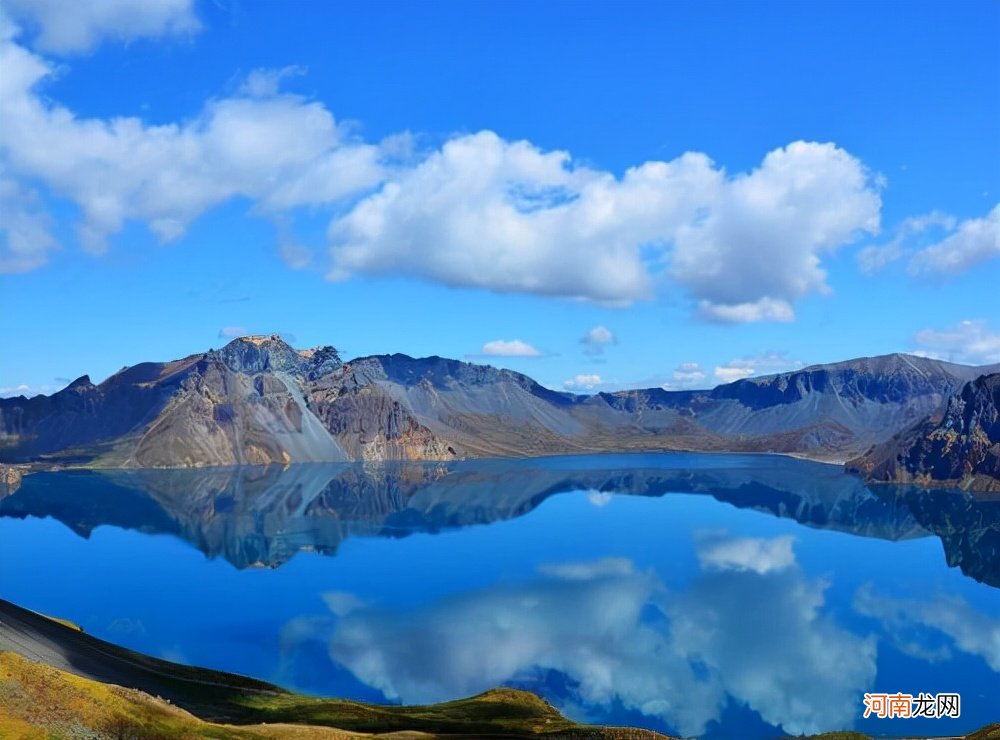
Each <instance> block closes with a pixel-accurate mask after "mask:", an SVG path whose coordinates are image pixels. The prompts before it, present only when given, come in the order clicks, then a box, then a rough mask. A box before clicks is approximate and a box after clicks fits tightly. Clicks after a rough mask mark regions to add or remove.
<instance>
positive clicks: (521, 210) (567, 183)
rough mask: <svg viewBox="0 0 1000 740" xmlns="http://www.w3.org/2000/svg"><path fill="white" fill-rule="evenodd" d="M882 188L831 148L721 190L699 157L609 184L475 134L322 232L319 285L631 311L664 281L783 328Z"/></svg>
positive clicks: (564, 159)
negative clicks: (417, 288)
mask: <svg viewBox="0 0 1000 740" xmlns="http://www.w3.org/2000/svg"><path fill="white" fill-rule="evenodd" d="M880 207H881V201H880V196H879V193H878V188H877V186H876V185H875V184H874V181H873V178H872V177H871V176H870V175H869V173H868V171H867V170H866V169H865V167H864V166H863V165H862V164H861V163H860V162H859V161H858V160H856V159H855V158H854V157H852V156H851V155H849V154H848V153H847V152H845V151H843V150H842V149H839V148H837V147H836V146H834V145H832V144H815V143H808V142H795V143H793V144H790V145H789V146H787V147H785V148H783V149H778V150H775V151H773V152H771V153H769V154H768V155H767V156H766V157H765V158H764V161H763V163H762V165H761V166H760V167H759V168H758V169H756V170H754V171H753V172H751V173H748V174H743V175H738V176H735V177H729V176H727V175H726V173H725V172H724V171H723V170H722V169H720V168H718V167H716V166H715V165H714V164H713V163H712V162H711V160H709V159H708V157H706V156H705V155H703V154H697V153H687V154H684V155H682V156H680V157H678V158H677V159H675V160H672V161H670V162H645V163H643V164H642V165H639V166H637V167H633V168H631V169H629V170H627V171H626V172H625V174H624V175H623V176H622V177H621V178H616V177H615V176H613V175H612V174H610V173H608V172H603V171H599V170H594V169H591V168H588V167H585V166H577V165H574V163H573V162H572V160H571V158H570V155H569V154H568V153H566V152H561V151H552V152H545V151H542V150H540V149H539V148H537V147H535V146H534V145H533V144H531V143H530V142H527V141H517V142H508V141H505V140H503V139H501V138H500V137H499V136H497V135H496V134H495V133H493V132H490V131H482V132H479V133H477V134H471V135H467V136H461V137H457V138H455V139H452V140H451V141H449V142H447V143H446V144H445V145H444V146H443V147H442V148H441V149H440V150H438V151H435V152H433V153H432V154H431V155H429V156H428V157H427V158H426V159H424V160H423V161H422V162H420V163H419V164H418V165H417V166H415V167H413V168H409V169H406V170H403V171H400V172H397V173H395V174H394V175H392V176H391V177H390V178H389V180H388V182H387V183H386V184H385V185H384V187H383V188H382V189H381V191H379V192H378V193H374V194H372V195H370V196H368V197H366V198H364V199H363V200H362V201H361V202H359V203H358V204H357V205H356V206H355V207H354V209H353V210H351V211H350V212H349V213H347V214H345V215H344V216H343V217H341V218H338V219H336V220H335V221H334V222H333V223H332V224H331V226H330V229H329V232H328V233H329V237H330V241H331V255H332V259H333V262H334V269H333V270H332V271H331V276H332V277H334V278H344V277H346V276H347V275H350V274H352V273H358V272H362V273H371V274H406V275H413V276H417V277H420V278H424V279H428V280H434V281H438V282H442V283H445V284H448V285H464V286H475V287H480V288H486V289H489V290H493V291H497V292H525V293H535V294H540V295H550V296H563V297H571V298H585V299H589V300H593V301H600V302H604V303H612V304H628V303H630V302H633V301H635V300H638V299H642V298H649V297H651V296H652V295H653V294H654V284H655V282H656V281H657V280H658V279H659V278H661V277H664V275H663V274H662V273H663V266H664V265H665V264H667V263H669V264H670V267H669V270H668V273H669V275H670V276H672V277H673V278H674V280H676V281H677V282H678V283H680V284H681V285H682V286H684V287H685V288H687V289H688V290H689V291H690V293H691V295H692V296H693V297H694V298H695V299H696V300H697V301H698V302H699V310H700V312H701V313H702V314H703V315H704V316H706V317H710V318H713V319H716V320H722V321H760V320H779V321H787V320H791V319H792V318H793V317H794V310H793V308H792V303H793V302H794V301H795V300H797V299H799V298H801V297H803V296H804V295H807V294H809V293H811V292H817V291H819V292H825V291H826V290H827V285H826V282H825V273H824V272H823V270H822V269H821V267H820V256H821V255H822V254H824V253H827V252H831V251H833V250H835V249H836V248H837V247H839V246H840V245H841V244H843V243H846V242H848V241H851V240H852V239H854V238H855V237H856V235H857V234H858V233H860V232H863V231H869V232H875V231H877V230H878V222H879V211H880Z"/></svg>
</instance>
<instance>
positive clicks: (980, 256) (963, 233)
mask: <svg viewBox="0 0 1000 740" xmlns="http://www.w3.org/2000/svg"><path fill="white" fill-rule="evenodd" d="M997 257H1000V204H997V205H996V206H994V207H993V210H991V211H990V212H989V213H988V214H987V215H986V216H984V217H983V218H971V219H968V220H967V221H963V222H962V223H960V224H959V225H958V228H957V229H956V230H955V231H954V233H952V234H951V235H949V236H948V237H946V238H945V239H943V240H941V241H940V242H937V243H936V244H932V245H931V246H929V247H926V248H924V249H922V250H920V251H919V252H917V254H916V255H914V257H913V259H912V260H910V272H911V273H912V274H914V275H918V276H920V277H941V276H947V277H950V276H954V275H961V274H962V273H965V272H968V271H969V270H971V269H972V268H973V267H975V266H976V265H979V264H981V263H983V262H986V261H987V260H991V259H996V258H997Z"/></svg>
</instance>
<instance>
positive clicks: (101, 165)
mask: <svg viewBox="0 0 1000 740" xmlns="http://www.w3.org/2000/svg"><path fill="white" fill-rule="evenodd" d="M0 67H2V68H3V69H4V74H3V75H2V76H0V120H2V121H3V125H2V126H0V167H2V170H3V172H4V173H5V175H4V177H5V179H7V180H11V179H13V180H14V181H16V182H22V183H23V182H24V181H26V180H30V181H38V182H42V183H44V184H45V185H47V186H48V187H49V188H50V189H51V190H52V191H54V192H55V193H56V194H58V195H61V196H64V197H66V198H69V199H70V200H72V201H73V202H75V203H76V204H77V205H78V206H79V208H80V211H81V219H82V220H81V222H80V224H79V225H78V233H79V237H80V240H81V242H82V244H83V245H84V246H85V247H86V248H87V249H89V250H91V251H93V252H101V251H103V250H104V249H105V248H106V244H107V239H108V237H109V236H111V235H113V234H115V233H117V232H118V231H119V230H120V229H121V228H122V226H123V225H124V223H125V222H126V221H127V220H130V219H135V220H139V221H143V222H145V223H146V224H147V225H148V226H149V228H150V229H151V230H152V231H153V233H154V234H155V235H156V236H157V237H158V238H159V239H160V240H161V241H164V242H166V241H171V240H173V239H177V238H178V237H180V236H181V235H182V234H183V233H184V231H185V229H186V227H187V225H188V224H189V223H190V222H191V221H192V220H193V219H194V218H196V217H197V216H199V215H200V214H201V213H203V212H204V211H206V210H207V209H209V208H211V207H213V206H215V205H218V204H220V203H222V202H224V201H227V200H229V199H231V198H234V197H245V198H247V199H249V200H250V201H251V202H252V203H253V208H254V210H255V211H256V212H258V213H261V214H275V213H281V212H284V211H288V210H291V209H294V208H296V207H299V206H307V205H317V204H324V203H331V202H334V201H337V200H338V199H340V198H343V197H345V196H347V195H350V194H352V193H356V192H359V191H361V190H364V189H366V188H369V187H371V186H372V185H374V184H375V183H377V182H378V181H379V180H380V179H381V178H382V176H383V175H382V171H383V166H382V164H381V163H380V153H379V149H378V147H376V146H372V145H368V144H364V143H361V142H358V141H356V140H355V139H354V138H353V137H352V136H351V135H349V133H348V132H347V131H346V129H345V128H344V127H343V126H342V125H341V124H338V123H337V121H336V120H335V119H334V117H333V115H332V114H331V113H330V112H329V111H328V110H327V109H326V108H325V107H324V106H323V105H322V104H320V103H318V102H314V101H309V100H306V99H304V98H302V97H299V96H296V95H289V94H281V93H278V92H277V90H276V88H274V87H271V88H269V87H268V85H267V84H265V83H264V82H261V81H259V80H258V81H256V82H253V84H252V85H251V86H252V87H253V88H254V93H255V95H254V96H251V95H248V94H242V93H241V94H238V95H236V96H233V97H228V98H219V99H214V100H211V101H209V102H208V103H207V104H206V105H205V107H204V108H203V109H202V111H201V112H200V113H199V114H198V115H197V116H195V117H194V118H193V119H191V120H189V121H185V122H183V123H176V124H164V125H158V126H152V125H147V124H145V123H144V122H143V121H141V120H140V119H138V118H129V117H121V118H114V119H110V120H105V119H97V118H88V119H85V118H79V117H77V116H76V115H74V113H73V112H72V111H71V110H69V109H67V108H65V107H63V106H60V105H58V104H55V103H52V102H51V101H49V100H48V99H46V98H44V97H43V96H41V95H40V94H39V92H38V88H39V86H40V85H42V84H43V83H44V81H45V80H46V78H48V77H49V76H50V75H51V74H52V70H53V67H52V65H51V64H50V63H49V62H47V61H46V60H45V59H43V58H41V57H39V56H37V55H36V54H34V53H32V52H30V51H28V50H27V49H25V48H24V47H22V46H20V45H18V44H17V43H15V42H14V41H13V40H12V39H11V38H5V39H3V40H0ZM255 74H258V75H259V74H261V73H255ZM277 77H279V78H280V73H278V75H277ZM274 84H275V85H276V84H277V83H276V82H275V83H274ZM272 93H273V94H272ZM16 182H15V184H14V185H13V186H12V185H10V184H7V185H5V186H4V188H5V193H7V195H6V197H8V198H9V197H11V196H10V195H9V194H10V193H11V192H14V193H15V194H19V195H16V197H17V198H18V199H19V200H20V201H21V202H24V201H25V196H24V192H25V188H24V186H23V185H20V186H19V185H17V184H16ZM19 212H21V213H23V212H24V209H23V208H22V209H21V210H20V211H19ZM22 223H23V222H22ZM42 226H43V224H42V222H40V221H39V220H38V219H37V218H35V219H34V220H33V221H30V222H29V223H28V225H27V226H23V225H22V226H20V227H18V228H19V231H18V234H19V236H18V241H17V245H18V246H17V252H16V255H15V256H16V257H17V260H16V262H15V263H14V264H13V265H11V264H6V265H5V267H6V268H7V269H8V271H10V270H11V269H12V267H18V266H20V268H21V269H24V266H25V265H30V264H32V263H37V262H39V261H41V260H44V256H45V254H46V253H47V252H48V251H50V250H51V249H52V248H53V243H52V239H51V236H50V235H49V234H48V232H47V231H46V230H45V229H44V228H42ZM7 242H8V243H7V245H6V249H5V253H4V258H5V262H6V261H9V260H10V253H11V252H13V249H14V247H13V246H12V243H13V242H14V240H13V238H12V237H11V236H10V235H8V237H7Z"/></svg>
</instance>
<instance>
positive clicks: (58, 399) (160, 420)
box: [0, 335, 995, 467]
mask: <svg viewBox="0 0 1000 740" xmlns="http://www.w3.org/2000/svg"><path fill="white" fill-rule="evenodd" d="M979 370H980V369H976V368H970V367H966V366H962V365H954V364H950V363H945V362H939V361H936V360H930V359H927V358H920V357H909V356H905V355H888V356H885V357H875V358H863V359H860V360H850V361H847V362H841V363H834V364H830V365H819V366H815V367H811V368H803V369H801V370H796V371H794V372H789V373H781V374H777V375H772V376H767V377H761V378H753V379H747V380H743V381H738V382H736V383H731V384H728V385H724V386H719V387H717V388H715V389H712V390H705V391H681V392H673V391H666V390H663V389H660V388H650V389H642V390H629V391H621V392H617V393H600V394H597V395H594V396H584V395H576V394H572V393H563V392H558V391H553V390H551V389H548V388H545V387H543V386H541V385H539V384H538V383H536V382H535V381H534V380H532V379H531V378H529V377H527V376H525V375H522V374H520V373H516V372H513V371H510V370H502V369H498V368H494V367H489V366H483V365H476V364H472V363H468V362H460V361H458V360H449V359H447V358H442V357H427V358H421V359H416V358H412V357H408V356H406V355H400V354H395V355H377V356H372V357H365V358H359V359H356V360H352V361H351V362H348V363H344V362H342V360H341V358H340V356H339V354H338V352H337V350H336V349H335V348H333V347H329V346H327V347H318V348H315V349H308V350H296V349H293V348H292V347H291V346H289V345H288V344H287V343H286V342H285V341H284V340H282V339H281V337H279V336H277V335H271V336H254V337H243V338H240V339H236V340H233V341H232V342H230V343H229V344H227V345H226V346H225V347H223V348H221V349H218V350H209V351H208V352H205V353H202V354H198V355H192V356H190V357H186V358H183V359H180V360H175V361H172V362H166V363H143V364H140V365H136V366H135V367H126V368H123V369H122V370H121V371H119V372H118V373H116V374H115V375H113V376H111V377H110V378H108V379H107V380H105V381H104V382H102V383H100V384H99V385H95V384H94V383H92V382H91V380H90V379H89V378H88V377H86V376H84V377H82V378H80V379H79V380H77V381H75V382H74V383H72V384H71V385H70V386H68V387H67V388H65V389H63V390H62V391H59V392H58V393H55V394H53V395H51V396H38V397H35V398H31V399H27V398H9V399H0V461H4V462H29V461H35V460H39V459H42V458H43V457H44V458H45V459H50V460H51V459H54V460H55V461H56V462H60V463H64V464H71V465H72V464H80V463H87V464H89V465H92V466H101V467H198V466H210V465H239V464H244V463H252V464H268V463H279V464H289V463H294V462H334V461H343V460H417V459H423V460H450V459H455V458H459V457H464V456H481V457H506V456H535V455H550V454H563V453H586V452H607V451H627V450H685V449H686V450H716V451H723V450H728V451H774V452H795V453H800V454H804V455H809V456H812V457H817V458H821V459H826V460H837V461H843V460H845V459H848V458H851V457H855V456H857V455H858V454H860V453H862V452H864V451H865V450H867V449H869V448H870V447H871V446H872V445H873V444H878V443H882V442H884V441H885V440H887V439H888V438H889V437H891V436H892V435H893V434H895V433H897V432H899V431H900V430H903V429H906V428H908V427H910V426H912V425H913V424H914V423H916V422H917V421H919V420H920V419H922V418H924V417H925V416H926V415H927V414H928V413H930V412H932V411H935V410H940V409H941V408H942V406H941V404H942V399H945V398H947V397H948V396H950V395H951V394H952V393H954V392H955V390H957V389H958V388H960V387H961V386H962V384H963V383H965V382H966V381H968V380H971V379H972V378H974V377H976V376H977V375H978V374H981V373H980V372H979ZM994 371H995V370H994ZM951 449H952V448H950V447H949V450H951ZM956 449H957V448H956ZM949 454H950V453H949Z"/></svg>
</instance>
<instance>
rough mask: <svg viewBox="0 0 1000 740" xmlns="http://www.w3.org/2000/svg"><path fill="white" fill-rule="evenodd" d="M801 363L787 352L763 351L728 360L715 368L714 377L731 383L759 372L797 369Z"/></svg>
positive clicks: (721, 381)
mask: <svg viewBox="0 0 1000 740" xmlns="http://www.w3.org/2000/svg"><path fill="white" fill-rule="evenodd" d="M802 365H803V363H802V362H801V361H799V360H790V359H789V358H788V353H787V352H764V353H762V354H759V355H755V356H753V357H743V358H740V359H736V360H730V361H729V362H727V363H726V364H724V365H719V366H717V367H716V368H715V372H714V375H715V379H716V380H718V381H719V382H720V383H731V382H733V381H734V380H740V379H741V378H749V377H750V376H751V375H757V374H760V373H764V374H768V373H778V372H785V371H788V370H797V369H798V368H800V367H802Z"/></svg>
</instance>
